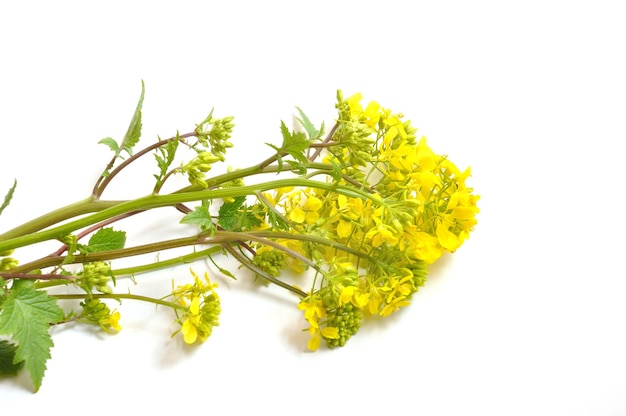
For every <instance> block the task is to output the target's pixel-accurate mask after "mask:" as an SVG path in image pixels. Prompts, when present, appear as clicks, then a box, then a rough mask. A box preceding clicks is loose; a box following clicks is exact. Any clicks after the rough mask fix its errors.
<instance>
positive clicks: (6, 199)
mask: <svg viewBox="0 0 626 416" xmlns="http://www.w3.org/2000/svg"><path fill="white" fill-rule="evenodd" d="M16 186H17V179H15V180H14V181H13V186H12V187H11V189H9V192H7V194H6V195H5V196H4V202H3V203H2V206H0V214H2V211H4V209H5V208H6V207H8V206H9V203H10V202H11V199H12V198H13V192H15V187H16Z"/></svg>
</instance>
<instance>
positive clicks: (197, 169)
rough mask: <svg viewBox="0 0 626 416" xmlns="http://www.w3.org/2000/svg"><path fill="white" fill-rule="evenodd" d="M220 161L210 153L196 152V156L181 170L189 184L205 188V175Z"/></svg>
mask: <svg viewBox="0 0 626 416" xmlns="http://www.w3.org/2000/svg"><path fill="white" fill-rule="evenodd" d="M220 160H221V159H220V158H219V157H218V156H215V155H213V154H212V153H211V152H198V155H197V156H196V157H195V158H194V159H192V160H191V161H190V162H188V163H187V164H185V165H183V166H182V168H181V170H182V171H183V173H185V174H186V175H187V178H188V179H189V182H190V183H191V184H193V185H201V186H202V187H203V188H206V187H207V186H208V185H207V182H206V180H205V175H204V174H205V173H207V172H208V171H210V170H211V165H212V164H213V163H215V162H219V161H220Z"/></svg>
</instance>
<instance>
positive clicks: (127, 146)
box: [118, 81, 146, 156]
mask: <svg viewBox="0 0 626 416" xmlns="http://www.w3.org/2000/svg"><path fill="white" fill-rule="evenodd" d="M145 92H146V88H145V84H144V82H143V81H141V96H140V97H139V102H138V103H137V108H136V109H135V113H134V114H133V118H132V119H131V120H130V125H129V126H128V130H126V134H125V135H124V139H123V140H122V143H121V145H120V151H122V150H124V151H126V153H128V154H129V155H131V156H132V154H133V147H134V146H135V145H136V144H137V142H139V138H140V137H141V107H142V106H143V97H144V95H145ZM118 154H119V152H118Z"/></svg>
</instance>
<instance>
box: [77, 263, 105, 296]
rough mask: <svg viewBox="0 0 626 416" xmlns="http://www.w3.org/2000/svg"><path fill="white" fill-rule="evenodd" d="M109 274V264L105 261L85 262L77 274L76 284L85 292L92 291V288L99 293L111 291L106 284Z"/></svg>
mask: <svg viewBox="0 0 626 416" xmlns="http://www.w3.org/2000/svg"><path fill="white" fill-rule="evenodd" d="M111 275H112V274H111V266H110V265H109V264H108V263H106V262H103V261H94V262H91V263H85V264H83V270H82V272H80V273H78V274H77V284H78V286H79V287H80V288H82V289H83V290H84V291H85V292H87V293H92V291H93V289H94V288H95V289H96V290H97V291H98V292H101V293H112V292H113V290H112V289H111V288H110V287H109V286H108V284H109V281H110V280H111Z"/></svg>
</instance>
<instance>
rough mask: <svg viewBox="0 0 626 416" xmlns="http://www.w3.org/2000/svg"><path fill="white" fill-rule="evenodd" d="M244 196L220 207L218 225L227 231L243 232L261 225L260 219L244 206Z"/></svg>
mask: <svg viewBox="0 0 626 416" xmlns="http://www.w3.org/2000/svg"><path fill="white" fill-rule="evenodd" d="M245 200H246V197H245V196H244V195H241V196H238V197H235V198H234V201H233V202H227V203H225V204H224V205H222V206H221V207H220V212H219V219H218V224H219V225H220V226H221V227H222V228H223V229H225V230H227V231H241V230H243V229H250V228H254V227H257V226H259V225H261V223H262V220H261V219H259V218H258V217H257V216H256V215H254V212H253V211H252V210H251V208H250V207H248V206H246V205H245V204H244V202H245Z"/></svg>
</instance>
